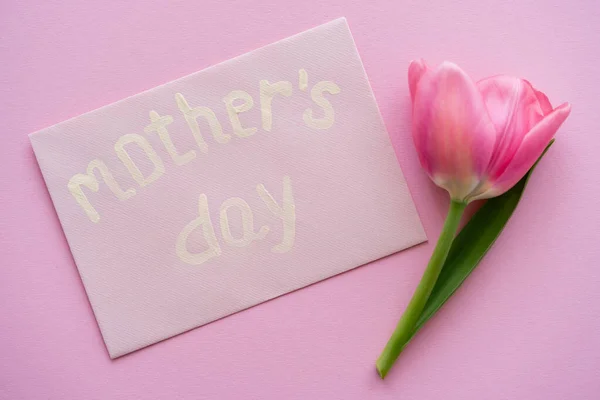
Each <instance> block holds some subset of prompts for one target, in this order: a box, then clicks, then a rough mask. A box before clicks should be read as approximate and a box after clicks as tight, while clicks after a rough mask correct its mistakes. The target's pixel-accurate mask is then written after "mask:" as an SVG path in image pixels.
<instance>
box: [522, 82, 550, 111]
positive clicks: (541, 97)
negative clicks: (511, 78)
mask: <svg viewBox="0 0 600 400" xmlns="http://www.w3.org/2000/svg"><path fill="white" fill-rule="evenodd" d="M524 81H525V82H527V84H528V85H529V86H530V87H531V89H532V90H533V91H534V92H535V96H536V97H537V99H538V102H539V103H540V107H541V108H542V112H543V113H544V115H548V114H550V113H551V112H552V104H551V103H550V100H548V96H546V94H545V93H544V92H540V91H539V90H537V89H536V88H534V87H533V85H532V84H531V82H529V81H528V80H527V79H524Z"/></svg>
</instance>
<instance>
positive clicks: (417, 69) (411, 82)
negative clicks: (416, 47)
mask: <svg viewBox="0 0 600 400" xmlns="http://www.w3.org/2000/svg"><path fill="white" fill-rule="evenodd" d="M428 69H429V67H427V64H425V61H424V60H423V59H420V60H413V61H411V62H410V64H409V66H408V88H409V89H410V98H411V99H412V100H413V101H414V100H415V92H416V91H417V84H418V83H419V81H420V80H421V77H422V76H423V74H424V73H425V72H426V71H427V70H428Z"/></svg>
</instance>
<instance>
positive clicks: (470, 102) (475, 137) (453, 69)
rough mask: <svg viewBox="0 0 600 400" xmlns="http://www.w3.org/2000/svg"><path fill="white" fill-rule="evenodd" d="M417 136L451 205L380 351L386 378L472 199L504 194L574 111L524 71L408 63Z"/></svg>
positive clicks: (419, 147) (426, 161)
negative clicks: (480, 75) (487, 72)
mask: <svg viewBox="0 0 600 400" xmlns="http://www.w3.org/2000/svg"><path fill="white" fill-rule="evenodd" d="M408 83H409V87H410V94H411V97H412V102H413V116H412V119H413V129H412V131H413V139H414V142H415V147H416V148H417V153H418V154H419V159H420V161H421V165H422V166H423V168H424V169H425V171H427V173H428V174H429V177H430V178H431V179H432V180H433V181H434V182H435V183H436V185H438V186H440V187H442V188H444V189H446V190H447V191H448V193H449V194H450V198H451V202H450V210H449V211H448V216H447V217H446V221H445V222H444V227H443V228H442V232H441V233H440V236H439V239H438V242H437V244H436V246H435V249H434V250H433V254H432V255H431V259H430V260H429V264H428V265H427V268H426V269H425V272H424V273H423V278H422V279H421V282H420V283H419V285H418V286H417V289H416V290H415V293H414V294H413V297H412V299H411V300H410V303H409V304H408V306H407V307H406V310H405V311H404V314H403V315H402V318H400V321H399V322H398V326H397V327H396V329H395V330H394V332H393V333H392V337H391V338H390V340H389V341H388V343H387V344H386V346H385V348H384V349H383V352H382V353H381V355H380V356H379V358H378V359H377V364H376V366H377V371H378V372H379V375H380V376H381V377H382V378H384V377H385V376H386V375H387V373H388V371H389V370H390V368H391V367H392V365H393V364H394V362H395V361H396V359H397V358H398V356H399V355H400V352H401V351H402V349H403V348H404V346H405V345H406V343H407V342H408V340H410V338H411V337H412V335H413V334H414V327H415V325H416V323H417V321H418V319H419V317H420V316H421V313H422V311H423V308H424V307H425V304H426V302H427V300H428V298H429V296H430V294H431V291H432V289H433V287H434V285H435V283H436V281H437V279H438V276H439V274H440V271H441V269H442V267H443V265H444V262H445V261H446V257H447V256H448V251H449V249H450V246H451V245H452V242H453V240H454V235H455V233H456V230H457V229H458V225H459V223H460V219H461V216H462V214H463V211H464V209H465V207H466V205H467V203H469V202H471V201H474V200H478V199H487V198H490V197H494V196H498V195H501V194H502V193H504V192H506V191H507V190H508V189H510V188H511V187H512V186H514V185H515V184H516V183H517V182H518V181H519V180H520V179H521V178H522V177H523V176H524V175H525V173H527V171H528V170H529V169H530V168H531V167H532V166H533V164H534V163H535V161H536V160H537V159H538V158H539V157H540V155H541V154H542V152H543V151H544V149H545V148H546V146H547V145H548V143H549V142H550V140H551V139H552V137H553V136H554V134H555V133H556V131H557V130H558V128H559V127H560V126H561V124H562V123H563V122H564V121H565V119H566V118H567V117H568V116H569V113H570V112H571V106H570V105H569V104H568V103H563V104H562V105H560V106H558V107H557V108H555V109H553V108H552V106H551V105H550V102H549V101H548V98H547V97H546V95H545V94H544V93H542V92H540V91H537V90H536V89H534V88H533V86H531V84H530V83H529V82H528V81H526V80H524V79H519V78H514V77H510V76H504V75H497V76H493V77H490V78H486V79H482V80H481V81H479V82H477V83H475V82H473V81H472V80H471V79H470V78H469V77H468V76H467V74H465V73H464V72H463V70H461V69H460V68H459V67H458V66H457V65H455V64H453V63H450V62H444V63H442V64H441V65H440V66H438V67H437V68H436V69H432V68H429V67H428V66H427V65H426V64H425V62H424V61H422V60H419V61H413V62H411V63H410V67H409V69H408Z"/></svg>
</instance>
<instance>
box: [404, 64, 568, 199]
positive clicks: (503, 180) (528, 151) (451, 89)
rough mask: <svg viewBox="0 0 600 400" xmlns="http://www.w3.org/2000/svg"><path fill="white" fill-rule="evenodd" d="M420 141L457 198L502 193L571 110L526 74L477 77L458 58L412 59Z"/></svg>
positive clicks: (430, 169)
mask: <svg viewBox="0 0 600 400" xmlns="http://www.w3.org/2000/svg"><path fill="white" fill-rule="evenodd" d="M408 82H409V87H410V94H411V97H412V101H413V139H414V142H415V147H416V148H417V152H418V153H419V159H420V161H421V165H422V166H423V168H424V169H425V171H427V173H428V174H429V176H430V177H431V179H432V180H433V181H434V182H435V183H436V185H438V186H440V187H442V188H444V189H446V190H447V191H448V193H450V196H451V198H452V199H453V200H456V201H461V202H465V203H468V202H471V201H473V200H478V199H487V198H490V197H495V196H498V195H501V194H502V193H504V192H506V191H507V190H508V189H510V188H511V187H512V186H514V185H515V184H516V183H517V182H518V181H519V180H520V179H521V178H522V177H523V175H525V173H526V172H527V171H528V170H529V169H530V168H531V166H532V165H533V163H534V162H535V161H536V160H537V159H538V157H539V156H540V155H541V154H542V151H543V150H544V149H545V148H546V145H547V144H548V143H549V142H550V140H551V139H552V137H553V136H554V134H555V133H556V131H557V130H558V128H559V127H560V126H561V124H562V123H563V122H564V121H565V119H566V118H567V117H568V115H569V113H570V112H571V106H570V105H569V104H568V103H563V104H561V105H560V106H558V107H557V108H555V109H553V108H552V105H551V104H550V102H549V101H548V98H547V97H546V95H545V94H544V93H542V92H540V91H538V90H536V89H535V88H534V87H533V86H531V84H530V83H529V82H528V81H526V80H524V79H519V78H515V77H511V76H506V75H497V76H493V77H490V78H485V79H482V80H480V81H479V82H477V83H475V82H473V81H472V80H471V79H470V78H469V76H467V74H465V72H464V71H463V70H461V69H460V67H458V66H457V65H456V64H453V63H450V62H444V63H442V64H440V65H439V66H438V67H437V68H435V69H432V68H429V67H428V66H427V65H426V64H425V62H424V61H422V60H418V61H413V62H411V63H410V66H409V69H408Z"/></svg>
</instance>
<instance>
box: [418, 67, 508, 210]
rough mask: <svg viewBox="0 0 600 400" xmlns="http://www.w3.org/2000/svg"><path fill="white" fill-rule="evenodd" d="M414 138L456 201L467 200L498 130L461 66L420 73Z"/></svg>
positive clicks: (431, 173) (425, 161)
mask: <svg viewBox="0 0 600 400" xmlns="http://www.w3.org/2000/svg"><path fill="white" fill-rule="evenodd" d="M417 71H418V70H417ZM416 75H417V74H416V73H415V76H416ZM413 139H414V142H415V147H416V149H417V153H418V154H419V159H420V161H421V165H422V166H423V168H424V169H425V170H426V171H427V173H428V174H429V176H430V177H431V178H432V179H433V181H434V182H435V183H436V184H437V185H438V186H441V187H443V188H445V189H446V190H447V191H448V192H449V193H450V195H451V196H452V198H453V199H455V200H464V199H465V198H466V196H468V194H469V193H470V192H471V191H472V190H473V189H474V188H475V187H476V186H477V185H478V184H479V179H480V177H481V176H482V175H483V174H484V173H485V171H486V169H487V166H488V164H489V161H490V158H491V156H492V152H493V149H494V144H495V141H496V130H495V128H494V124H493V123H492V120H491V119H490V117H489V115H488V113H487V110H486V108H485V104H484V102H483V98H482V97H481V94H480V93H479V91H478V89H477V86H476V85H475V83H474V82H473V81H472V80H471V79H470V78H469V77H468V76H467V74H466V73H465V72H464V71H462V70H461V69H460V68H459V67H458V66H457V65H455V64H453V63H450V62H444V63H442V64H441V65H440V66H439V67H438V68H437V69H436V70H435V71H432V72H431V73H429V72H428V73H425V74H422V75H421V77H420V80H419V84H418V86H417V87H416V90H415V95H414V101H413Z"/></svg>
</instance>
